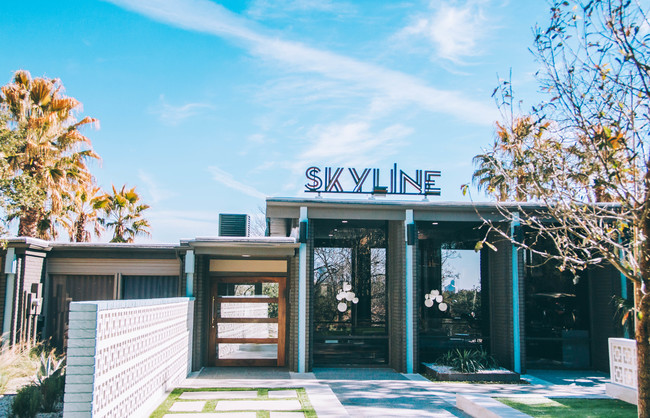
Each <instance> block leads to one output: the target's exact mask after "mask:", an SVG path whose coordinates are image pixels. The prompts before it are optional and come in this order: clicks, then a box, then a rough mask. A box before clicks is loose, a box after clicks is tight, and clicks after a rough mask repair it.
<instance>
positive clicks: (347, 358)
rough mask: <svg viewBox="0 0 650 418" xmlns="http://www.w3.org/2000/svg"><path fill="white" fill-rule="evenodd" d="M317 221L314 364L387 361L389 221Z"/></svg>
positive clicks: (376, 362) (314, 276)
mask: <svg viewBox="0 0 650 418" xmlns="http://www.w3.org/2000/svg"><path fill="white" fill-rule="evenodd" d="M313 222H314V224H315V225H314V235H315V239H314V265H313V283H314V293H313V296H314V297H313V303H314V310H313V312H314V365H315V366H319V365H334V364H337V365H344V364H366V365H368V364H385V363H386V362H387V360H388V335H387V329H386V255H387V253H386V222H370V221H352V220H350V221H346V220H337V221H325V220H315V221H313Z"/></svg>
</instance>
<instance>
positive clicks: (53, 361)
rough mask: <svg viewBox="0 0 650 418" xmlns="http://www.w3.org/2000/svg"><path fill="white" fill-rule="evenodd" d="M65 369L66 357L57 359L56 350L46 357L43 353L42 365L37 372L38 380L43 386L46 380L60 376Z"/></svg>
mask: <svg viewBox="0 0 650 418" xmlns="http://www.w3.org/2000/svg"><path fill="white" fill-rule="evenodd" d="M64 369H65V357H57V356H56V354H55V352H54V350H52V351H50V352H49V353H47V355H45V353H41V357H40V364H39V366H38V370H37V372H36V380H37V382H38V383H39V384H41V385H42V384H43V382H44V381H45V379H47V378H48V377H50V376H55V375H60V374H62V373H63V370H64Z"/></svg>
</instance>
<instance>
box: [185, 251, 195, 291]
mask: <svg viewBox="0 0 650 418" xmlns="http://www.w3.org/2000/svg"><path fill="white" fill-rule="evenodd" d="M185 296H187V297H188V298H193V297H194V250H188V251H187V252H186V253H185Z"/></svg>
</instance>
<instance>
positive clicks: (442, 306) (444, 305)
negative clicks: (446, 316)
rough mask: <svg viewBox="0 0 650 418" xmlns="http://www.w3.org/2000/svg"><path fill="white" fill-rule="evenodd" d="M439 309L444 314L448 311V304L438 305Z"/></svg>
mask: <svg viewBox="0 0 650 418" xmlns="http://www.w3.org/2000/svg"><path fill="white" fill-rule="evenodd" d="M438 309H440V310H441V311H442V312H444V311H446V310H447V304H446V303H441V304H440V305H438Z"/></svg>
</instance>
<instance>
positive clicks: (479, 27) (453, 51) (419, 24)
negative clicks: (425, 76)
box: [398, 0, 493, 64]
mask: <svg viewBox="0 0 650 418" xmlns="http://www.w3.org/2000/svg"><path fill="white" fill-rule="evenodd" d="M453 3H455V2H453ZM484 3H485V2H482V1H471V0H470V1H467V2H466V3H464V4H462V5H458V6H456V5H453V4H451V2H433V3H432V7H433V12H432V13H431V14H430V15H427V16H419V17H417V18H416V19H415V21H414V22H413V23H412V24H411V25H409V26H408V27H406V28H404V29H402V31H400V33H399V34H398V36H399V37H406V38H421V39H424V40H426V41H427V42H430V43H431V44H432V45H433V47H434V49H435V55H434V57H436V58H437V57H439V58H443V59H446V60H449V61H452V62H453V63H455V64H465V63H466V62H465V60H466V59H467V58H472V57H476V56H478V55H481V54H482V52H483V51H482V45H484V43H485V39H486V37H487V36H488V35H489V33H490V31H491V29H492V28H493V26H491V25H490V21H489V19H488V18H487V17H486V15H485V12H484V8H483V4H484Z"/></svg>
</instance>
